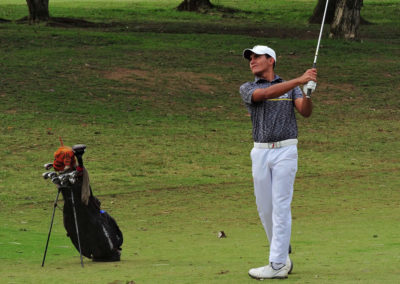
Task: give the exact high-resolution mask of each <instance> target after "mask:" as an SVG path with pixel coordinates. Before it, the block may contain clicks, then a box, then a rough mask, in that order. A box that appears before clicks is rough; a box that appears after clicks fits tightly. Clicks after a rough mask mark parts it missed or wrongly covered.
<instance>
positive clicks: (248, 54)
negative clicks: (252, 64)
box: [243, 48, 254, 60]
mask: <svg viewBox="0 0 400 284" xmlns="http://www.w3.org/2000/svg"><path fill="white" fill-rule="evenodd" d="M252 53H254V52H253V50H252V49H250V48H248V49H245V50H244V51H243V57H244V58H246V59H247V60H250V55H251V54H252Z"/></svg>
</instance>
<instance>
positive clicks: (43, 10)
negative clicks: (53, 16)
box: [26, 0, 50, 23]
mask: <svg viewBox="0 0 400 284" xmlns="http://www.w3.org/2000/svg"><path fill="white" fill-rule="evenodd" d="M26 3H27V4H28V8H29V22H31V23H38V22H41V21H48V20H49V18H50V15H49V0H26Z"/></svg>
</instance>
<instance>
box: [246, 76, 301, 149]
mask: <svg viewBox="0 0 400 284" xmlns="http://www.w3.org/2000/svg"><path fill="white" fill-rule="evenodd" d="M283 81H284V80H283V79H281V78H280V77H279V76H277V75H275V78H274V80H273V81H272V82H270V81H267V80H265V79H263V78H258V77H256V78H255V80H254V82H247V83H244V84H243V85H242V86H240V94H241V96H242V99H243V101H244V102H245V104H246V106H247V109H248V111H249V113H250V116H251V121H252V124H253V139H254V142H259V143H267V142H278V141H282V140H286V139H293V138H297V123H296V116H295V112H294V101H295V100H296V99H298V98H302V97H303V93H302V91H301V89H300V87H295V88H294V89H292V90H290V91H289V92H287V93H285V94H283V95H282V96H280V97H278V98H274V99H268V100H264V101H261V102H253V101H252V95H253V92H254V91H255V90H256V89H264V88H268V87H269V86H271V85H274V84H277V83H281V82H283Z"/></svg>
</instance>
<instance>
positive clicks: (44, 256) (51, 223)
mask: <svg viewBox="0 0 400 284" xmlns="http://www.w3.org/2000/svg"><path fill="white" fill-rule="evenodd" d="M59 195H60V189H58V192H57V196H56V200H55V201H54V206H53V215H52V216H51V222H50V229H49V234H48V236H47V242H46V248H45V249H44V255H43V261H42V267H43V266H44V261H45V259H46V254H47V247H48V246H49V241H50V234H51V229H52V228H53V221H54V214H55V212H56V207H57V201H58V196H59Z"/></svg>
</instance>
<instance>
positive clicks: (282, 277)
mask: <svg viewBox="0 0 400 284" xmlns="http://www.w3.org/2000/svg"><path fill="white" fill-rule="evenodd" d="M249 276H250V277H251V278H253V279H256V280H266V279H286V278H288V277H287V276H275V277H271V278H264V277H262V278H259V277H256V276H253V275H251V274H250V273H249Z"/></svg>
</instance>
